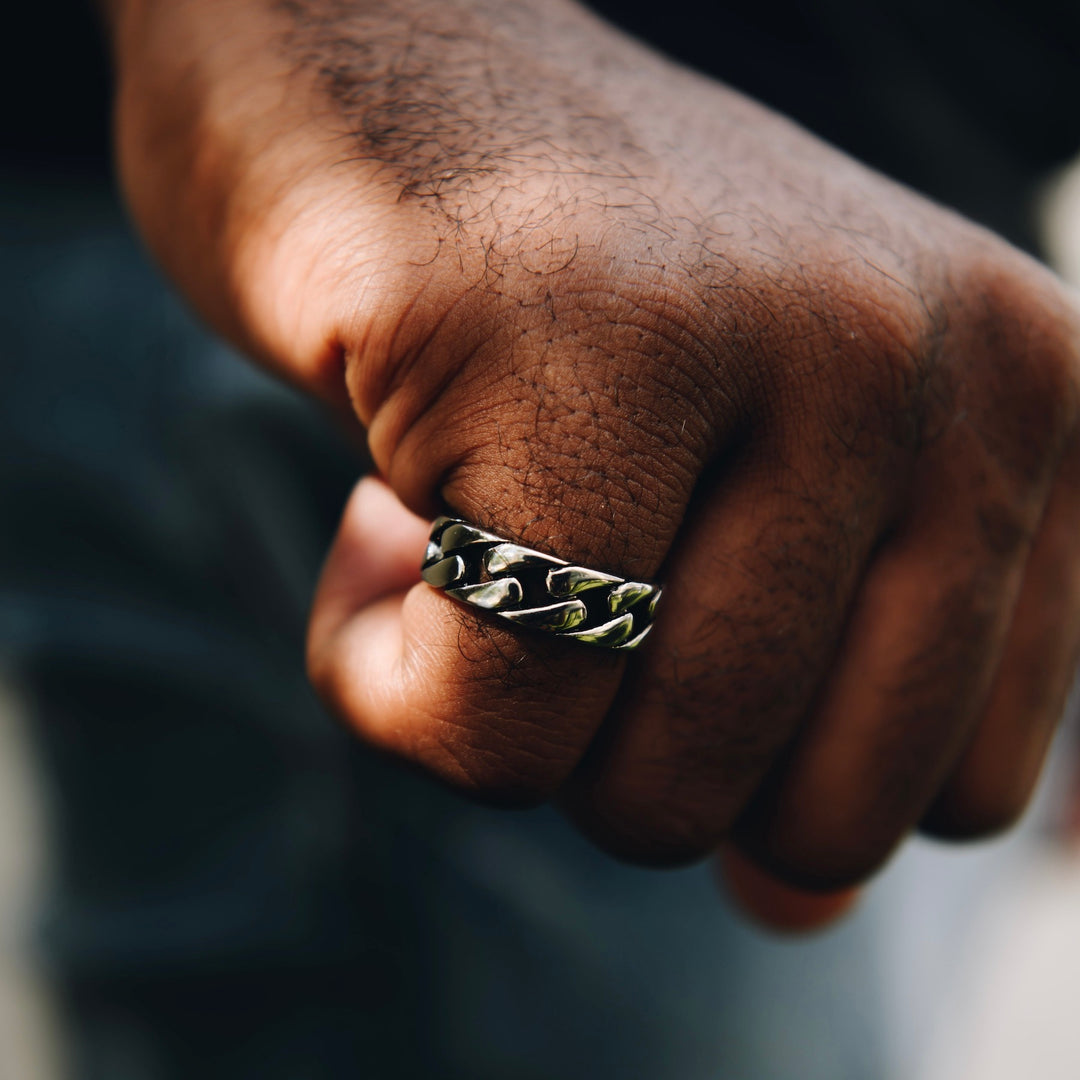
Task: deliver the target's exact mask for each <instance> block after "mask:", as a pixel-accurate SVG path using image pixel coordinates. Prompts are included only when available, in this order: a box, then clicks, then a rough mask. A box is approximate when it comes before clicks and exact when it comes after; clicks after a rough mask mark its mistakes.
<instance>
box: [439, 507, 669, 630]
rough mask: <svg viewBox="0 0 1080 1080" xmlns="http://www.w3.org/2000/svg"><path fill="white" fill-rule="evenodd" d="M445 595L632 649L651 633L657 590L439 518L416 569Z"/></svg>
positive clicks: (540, 626) (516, 621)
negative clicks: (421, 562)
mask: <svg viewBox="0 0 1080 1080" xmlns="http://www.w3.org/2000/svg"><path fill="white" fill-rule="evenodd" d="M420 574H421V576H422V577H423V579H424V580H425V581H426V582H427V583H428V584H429V585H431V586H433V587H434V588H436V589H441V590H442V591H443V592H445V593H446V595H447V596H450V597H453V599H455V600H460V601H461V602H462V603H464V604H469V605H471V606H472V607H475V608H479V609H480V610H482V611H486V612H488V613H489V614H491V615H495V616H498V617H499V618H500V619H504V620H505V621H506V622H509V623H511V624H513V625H514V626H515V627H528V628H529V629H530V630H543V631H546V632H547V633H549V634H557V635H558V636H559V637H563V638H568V639H570V640H571V641H580V642H581V643H582V644H585V645H601V646H603V647H605V648H608V649H636V648H637V647H638V646H639V645H640V644H641V643H642V642H643V641H644V640H645V638H646V637H647V635H648V633H649V631H650V630H651V629H652V623H653V613H654V612H655V611H656V605H657V602H658V601H659V599H660V592H661V590H660V586H659V585H651V584H649V583H648V582H645V581H627V580H626V579H625V578H621V577H615V575H614V574H604V573H601V572H600V571H599V570H590V569H589V568H588V567H585V566H576V565H575V564H573V563H568V562H566V561H565V560H564V559H557V558H555V556H553V555H545V554H544V553H543V552H542V551H534V550H533V549H532V548H527V547H522V546H521V545H520V544H515V543H512V542H511V541H509V540H505V539H504V538H503V537H501V536H496V535H495V533H492V532H487V531H486V530H484V529H480V528H477V527H476V526H475V525H470V524H469V523H468V522H467V521H462V520H461V519H460V518H451V517H440V518H436V519H435V521H434V522H433V524H432V526H431V539H430V540H429V541H428V546H427V552H426V553H425V555H424V562H423V565H422V566H421V569H420Z"/></svg>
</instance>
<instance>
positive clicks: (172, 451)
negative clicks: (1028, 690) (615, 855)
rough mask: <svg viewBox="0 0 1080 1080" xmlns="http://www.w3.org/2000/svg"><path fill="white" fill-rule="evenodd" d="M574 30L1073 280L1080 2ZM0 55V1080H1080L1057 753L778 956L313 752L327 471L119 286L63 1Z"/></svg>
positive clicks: (1079, 909)
mask: <svg viewBox="0 0 1080 1080" xmlns="http://www.w3.org/2000/svg"><path fill="white" fill-rule="evenodd" d="M594 6H596V7H597V8H598V9H600V10H603V11H605V12H606V14H608V15H609V16H610V17H611V18H613V19H615V20H616V21H619V22H621V23H623V25H625V26H626V27H627V28H628V29H630V30H631V31H632V32H634V33H636V34H638V35H639V36H642V37H644V38H647V39H649V40H652V41H653V42H655V43H656V44H657V45H658V46H659V47H661V48H664V49H665V50H667V51H668V52H670V53H672V54H673V55H675V56H677V57H679V58H680V59H683V60H685V61H686V62H688V63H692V64H694V65H696V66H698V67H700V68H702V69H704V70H707V71H710V72H712V73H713V74H716V75H718V76H719V77H722V78H724V79H726V80H727V81H729V82H732V83H734V84H736V85H738V86H740V87H742V88H744V89H746V90H748V91H749V92H751V93H753V94H755V95H756V96H758V97H760V98H762V99H764V100H765V101H767V102H768V103H770V104H772V105H774V106H776V107H777V108H779V109H781V110H782V111H784V112H787V113H789V114H791V115H794V116H795V117H796V118H798V119H800V120H801V121H803V122H804V123H806V124H807V125H808V126H809V127H811V128H812V129H813V130H815V131H817V132H819V133H820V134H823V135H824V136H826V137H827V138H829V139H831V140H832V141H834V142H836V143H838V144H840V145H841V146H843V147H845V148H847V149H849V150H851V151H852V152H853V153H855V154H856V155H857V156H860V157H862V158H863V159H865V160H868V161H869V162H870V163H871V164H874V165H876V166H877V167H879V168H882V169H884V170H885V171H886V172H889V173H890V174H892V175H894V176H897V177H899V178H900V179H902V180H904V181H906V182H908V183H910V184H912V185H914V186H916V187H918V188H919V189H921V190H923V191H925V192H927V193H929V194H930V195H932V196H934V197H936V198H938V199H940V200H942V201H945V202H947V203H949V204H951V205H953V206H956V207H958V208H959V209H961V210H963V211H964V212H965V213H968V214H969V215H971V216H973V217H975V218H976V219H978V220H980V221H983V222H985V223H986V224H988V225H990V226H991V227H993V228H995V229H996V230H998V231H999V232H1002V233H1004V234H1005V235H1006V236H1008V237H1009V238H1010V239H1012V240H1013V241H1014V242H1016V243H1018V244H1020V245H1021V246H1023V247H1025V248H1027V249H1028V250H1030V251H1032V252H1034V253H1036V254H1039V255H1041V256H1042V257H1044V258H1047V259H1048V260H1050V261H1051V262H1052V263H1053V264H1054V265H1056V266H1057V268H1058V269H1059V270H1060V271H1061V272H1062V273H1063V274H1066V275H1068V276H1070V277H1071V278H1072V280H1073V281H1074V282H1077V283H1080V165H1077V164H1073V163H1072V159H1073V158H1074V156H1075V155H1076V153H1077V152H1078V150H1080V110H1078V109H1077V108H1076V105H1077V104H1078V102H1080V51H1078V42H1080V9H1074V8H1072V7H1070V6H1066V5H1063V4H1054V3H1049V2H1047V0H1028V2H1026V3H1023V4H1019V3H986V2H980V3H978V4H976V3H974V0H968V2H948V3H943V2H942V0H938V2H936V3H933V4H931V3H930V2H929V0H911V2H909V3H897V2H894V0H890V2H886V3H884V4H878V5H861V4H854V3H849V2H841V0H826V2H823V3H819V4H814V5H796V4H794V3H769V2H766V3H759V4H756V5H752V6H747V7H742V6H736V5H734V4H728V3H721V4H718V5H717V4H714V5H709V6H708V9H707V11H706V9H705V6H704V5H701V4H699V3H691V2H689V0H667V2H666V3H664V4H663V5H657V4H645V3H620V4H614V3H610V4H609V3H607V2H604V3H597V4H595V5H594ZM750 7H752V9H749V8H750ZM808 8H811V9H812V11H810V10H808ZM0 47H2V49H3V52H4V56H3V60H4V62H3V64H0V88H2V91H3V97H4V100H5V101H6V102H7V103H8V107H7V108H6V109H5V110H4V112H3V114H2V119H0V123H2V125H3V134H2V139H0V1077H2V1078H4V1080H6V1078H8V1077H12V1078H16V1080H61V1078H77V1080H158V1078H169V1080H171V1078H187V1077H192V1076H198V1077H201V1078H217V1077H222V1078H224V1077H228V1078H229V1080H246V1078H248V1077H251V1078H258V1080H278V1078H280V1080H286V1078H288V1080H301V1078H302V1080H318V1078H323V1077H325V1078H328V1080H337V1078H344V1077H355V1076H357V1075H364V1076H372V1077H377V1078H380V1077H409V1078H411V1077H431V1076H436V1077H448V1078H453V1077H463V1078H464V1077H469V1078H470V1080H478V1078H480V1080H482V1078H485V1077H492V1078H496V1077H498V1078H500V1080H506V1078H519V1077H520V1078H541V1077H560V1078H576V1077H590V1078H592V1077H595V1076H597V1075H599V1076H615V1075H617V1076H619V1077H620V1078H642V1080H644V1078H658V1077H664V1078H678V1080H697V1078H702V1080H704V1078H723V1080H729V1078H735V1080H739V1078H747V1080H787V1078H792V1080H794V1078H798V1080H816V1078H819V1077H820V1078H822V1080H825V1078H828V1080H845V1078H848V1077H850V1078H852V1080H856V1078H857V1080H878V1078H881V1080H968V1078H971V1080H976V1078H978V1080H997V1078H999V1077H1000V1078H1002V1080H1004V1078H1009V1080H1016V1077H1018V1076H1038V1077H1039V1078H1040V1080H1056V1078H1059V1077H1060V1078H1066V1077H1068V1078H1070V1080H1072V1078H1075V1077H1076V1076H1077V1075H1080V1026H1078V1025H1077V1024H1076V1023H1075V1020H1074V1018H1073V1012H1074V1011H1075V1002H1076V1001H1078V1000H1080V849H1078V848H1077V844H1076V835H1077V832H1078V830H1077V828H1076V821H1077V815H1076V814H1075V812H1074V809H1073V808H1074V807H1075V805H1076V798H1075V789H1076V784H1075V768H1074V761H1075V760H1076V759H1077V758H1080V753H1078V752H1077V750H1076V747H1075V740H1074V738H1073V736H1072V734H1071V729H1070V727H1068V726H1067V727H1066V729H1065V731H1064V733H1063V735H1062V737H1061V738H1060V739H1059V741H1058V744H1057V747H1056V750H1055V758H1054V762H1053V764H1052V767H1051V769H1050V770H1049V772H1048V775H1047V778H1046V780H1045V781H1044V783H1043V786H1042V788H1041V790H1040V794H1039V797H1038V800H1037V802H1036V805H1035V806H1034V807H1033V809H1032V810H1031V812H1030V813H1029V815H1028V817H1027V818H1026V819H1025V822H1024V823H1023V825H1022V827H1021V828H1020V829H1019V830H1017V831H1016V832H1015V833H1013V834H1012V835H1011V836H1010V837H1009V838H1008V839H1006V840H1004V841H999V842H996V843H994V844H988V845H981V846H978V847H975V848H970V849H965V850H962V851H961V850H959V849H951V848H944V847H939V846H936V845H931V844H929V843H925V842H922V841H915V842H913V843H911V844H909V845H908V847H907V848H906V849H905V850H904V852H903V853H902V854H901V856H900V857H899V858H898V859H897V860H895V862H894V863H893V865H892V866H891V867H890V868H889V870H888V871H887V872H886V873H885V874H884V875H883V876H882V877H881V878H880V879H879V880H878V881H877V882H876V883H875V885H874V886H873V888H872V889H871V890H870V891H869V894H868V896H867V898H866V899H865V901H864V903H863V904H862V906H861V907H860V909H859V910H858V912H857V913H856V915H855V916H854V917H853V918H851V919H850V920H848V921H847V922H846V923H844V924H843V925H842V926H841V927H839V928H837V929H835V930H832V931H830V932H828V933H826V934H823V935H820V936H818V937H815V938H812V939H807V940H803V941H796V942H791V941H782V940H776V939H772V938H769V937H767V936H765V935H763V934H761V933H759V932H758V931H757V930H755V929H753V928H752V927H749V926H747V925H746V924H744V923H743V922H742V921H741V920H740V918H739V917H738V915H737V914H735V913H734V912H733V911H732V910H731V909H730V907H729V906H728V904H727V903H726V901H725V900H724V899H723V897H722V896H721V895H720V894H719V892H718V891H717V889H716V887H715V884H714V882H713V880H712V877H711V874H710V872H709V870H708V868H707V867H697V868H692V869H689V870H682V871H677V872H664V873H659V872H653V871H645V870H637V869H633V868H629V867H625V866H620V865H618V864H616V863H614V862H612V861H611V860H609V859H607V858H605V857H604V856H602V855H600V854H598V853H597V852H595V851H593V850H592V849H591V848H589V847H588V846H587V845H586V844H585V843H584V842H583V841H581V840H580V839H579V838H577V837H576V836H575V835H574V834H573V833H572V832H571V830H570V829H569V828H568V827H567V826H566V825H564V823H563V822H562V821H561V820H560V819H559V818H558V817H557V816H556V815H555V814H553V813H552V812H549V811H545V810H539V811H533V812H529V813H499V812H495V811H491V810H485V809H482V808H478V807H475V806H472V805H469V804H466V803H464V802H462V801H460V800H458V799H456V798H455V797H454V796H452V795H450V794H448V793H447V792H444V791H442V790H441V789H438V788H436V787H435V786H434V785H432V784H429V783H427V782H426V781H424V780H422V779H420V778H418V777H416V776H414V775H412V774H411V773H407V772H405V771H403V770H399V769H396V768H394V767H392V766H390V765H388V764H387V763H386V762H382V761H377V760H375V759H374V758H373V757H372V756H370V755H369V754H367V753H366V751H365V750H364V749H363V748H362V747H360V746H358V745H357V744H356V743H355V741H353V740H352V739H350V738H349V737H348V736H346V735H345V733H344V732H342V731H340V730H338V728H337V727H336V726H335V724H334V723H333V722H332V721H331V720H330V719H329V718H328V717H326V716H325V715H324V713H323V712H322V710H321V709H320V708H319V707H318V705H317V704H316V703H315V701H314V700H313V697H312V695H311V693H310V691H309V690H308V688H307V685H306V683H305V680H304V676H303V670H302V662H301V657H302V648H301V643H302V639H303V625H304V619H305V614H306V607H307V603H308V599H309V595H310V592H311V588H312V585H313V582H314V578H315V574H316V573H317V569H318V565H319V561H320V559H321V556H322V553H323V551H324V549H325V546H326V544H327V543H328V541H329V537H330V535H331V532H332V530H333V527H334V524H335V521H336V517H337V515H338V513H339V511H340V508H341V506H342V504H343V502H344V499H345V496H346V494H347V492H348V490H349V488H350V487H351V485H352V483H353V482H354V481H355V479H356V478H357V477H358V476H359V475H360V474H361V473H362V472H363V470H364V468H365V462H364V460H363V456H362V454H361V453H360V452H359V451H358V450H357V449H356V448H355V447H351V446H348V445H346V444H344V443H343V442H341V441H340V440H339V439H338V438H337V437H336V436H335V434H334V431H333V429H332V428H331V426H330V425H329V423H328V422H327V421H326V419H325V418H324V417H322V416H321V415H320V414H319V413H318V411H317V410H316V409H315V408H314V407H313V406H311V405H310V404H309V403H307V402H304V401H302V400H300V399H298V398H297V397H296V396H295V395H294V394H293V393H292V392H291V391H288V390H286V389H284V388H282V387H280V386H278V385H276V384H275V383H273V382H272V381H271V380H269V379H268V378H266V377H265V376H263V375H261V374H260V373H258V372H256V371H255V370H254V369H252V368H251V367H249V366H248V365H247V364H246V363H245V362H244V361H243V360H242V359H240V358H238V357H236V356H234V355H233V354H232V353H230V352H229V350H227V349H226V348H225V347H224V346H222V345H221V344H220V343H218V342H216V341H215V340H214V339H213V338H212V337H210V336H209V335H208V334H207V333H206V331H205V330H204V329H202V328H201V327H200V326H199V325H198V324H197V323H196V322H195V321H194V320H193V319H192V317H191V316H190V315H189V313H187V312H186V310H185V309H184V307H183V305H182V303H181V302H180V301H179V300H178V299H177V298H176V297H175V296H174V294H173V293H172V292H171V291H170V289H169V287H168V285H167V284H166V283H164V282H163V281H162V280H161V278H160V277H159V276H158V274H157V271H156V270H155V269H154V268H153V267H152V266H151V265H150V264H149V262H148V261H147V259H146V258H145V256H144V255H143V253H142V252H141V249H140V247H139V244H138V241H137V240H136V239H135V238H134V237H133V236H132V234H131V232H130V230H129V228H128V226H127V224H126V222H125V219H124V216H123V211H122V209H121V207H120V204H119V202H118V198H117V195H116V193H115V191H114V187H113V182H112V178H111V170H110V166H109V157H108V143H107V139H108V136H107V109H108V77H107V71H106V65H105V62H104V54H103V50H102V48H101V44H100V41H99V36H98V32H97V29H96V26H95V23H94V20H93V18H92V15H91V12H90V10H89V9H88V8H87V7H85V6H84V5H83V4H81V3H79V2H76V0H71V2H69V3H67V4H61V5H53V6H46V5H41V4H38V5H31V4H22V3H17V2H14V3H11V4H9V5H8V10H7V11H6V12H5V34H4V37H3V44H2V46H0ZM1073 726H1075V725H1073Z"/></svg>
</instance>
